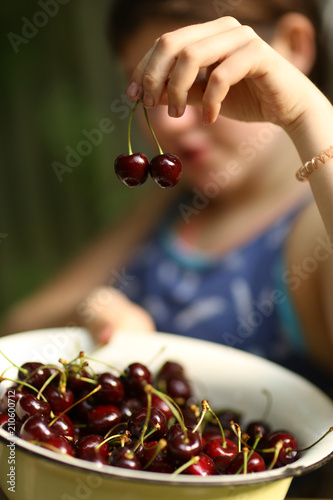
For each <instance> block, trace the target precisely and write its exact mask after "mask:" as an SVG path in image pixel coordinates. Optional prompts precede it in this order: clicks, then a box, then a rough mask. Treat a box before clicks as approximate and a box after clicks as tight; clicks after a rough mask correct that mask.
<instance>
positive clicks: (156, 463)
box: [137, 441, 175, 474]
mask: <svg viewBox="0 0 333 500" xmlns="http://www.w3.org/2000/svg"><path fill="white" fill-rule="evenodd" d="M158 445H159V442H158V441H145V442H144V443H143V446H142V447H141V449H140V451H139V452H137V454H138V457H139V460H140V462H141V465H142V467H143V468H144V469H145V470H148V471H150V472H161V473H164V474H171V473H172V472H173V471H174V470H175V466H174V465H173V464H172V462H171V460H170V459H169V457H168V456H167V454H166V452H165V450H160V451H159V452H158V453H157V454H156V448H157V446H158ZM165 445H166V442H165ZM148 464H149V465H148Z"/></svg>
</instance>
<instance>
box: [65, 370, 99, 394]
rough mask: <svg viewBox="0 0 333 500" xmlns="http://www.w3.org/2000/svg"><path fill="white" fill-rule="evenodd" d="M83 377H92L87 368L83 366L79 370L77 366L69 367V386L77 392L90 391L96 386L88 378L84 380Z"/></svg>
mask: <svg viewBox="0 0 333 500" xmlns="http://www.w3.org/2000/svg"><path fill="white" fill-rule="evenodd" d="M82 377H83V378H88V379H89V378H91V377H90V374H89V373H88V371H87V370H86V369H85V368H82V369H81V370H77V368H76V367H75V366H70V367H69V368H68V374H67V387H69V388H70V389H71V390H72V391H73V392H74V393H75V394H78V393H81V392H82V391H85V390H87V391H88V392H90V391H91V390H92V389H93V387H94V386H93V385H92V384H90V383H89V382H87V381H86V380H82Z"/></svg>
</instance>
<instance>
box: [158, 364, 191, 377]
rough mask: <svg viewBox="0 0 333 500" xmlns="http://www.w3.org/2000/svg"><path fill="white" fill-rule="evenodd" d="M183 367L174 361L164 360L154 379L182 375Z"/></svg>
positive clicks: (183, 374)
mask: <svg viewBox="0 0 333 500" xmlns="http://www.w3.org/2000/svg"><path fill="white" fill-rule="evenodd" d="M184 376H185V373H184V368H183V367H182V365H180V364H179V363H177V362H175V361H166V362H165V363H164V364H163V365H162V367H161V369H160V371H159V372H158V374H157V376H156V381H157V382H158V381H159V380H170V379H171V378H174V377H184Z"/></svg>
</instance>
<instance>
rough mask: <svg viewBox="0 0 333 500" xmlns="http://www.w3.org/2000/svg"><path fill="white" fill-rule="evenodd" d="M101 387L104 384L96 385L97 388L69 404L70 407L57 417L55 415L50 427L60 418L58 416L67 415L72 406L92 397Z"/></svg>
mask: <svg viewBox="0 0 333 500" xmlns="http://www.w3.org/2000/svg"><path fill="white" fill-rule="evenodd" d="M101 388H102V386H101V385H98V386H97V387H95V389H93V390H92V391H91V392H89V394H86V395H85V396H84V397H83V398H81V399H78V400H77V401H75V403H74V404H72V405H71V406H69V407H68V408H66V410H64V411H62V412H61V413H59V415H57V416H56V417H54V419H53V420H51V422H50V423H49V427H51V426H52V425H53V424H54V422H56V421H57V420H58V418H60V417H61V416H62V415H65V413H67V412H68V411H70V410H71V409H72V408H74V406H76V405H78V404H79V403H82V401H84V400H85V399H87V398H90V396H92V395H93V394H95V393H96V392H98V391H99V390H100V389H101Z"/></svg>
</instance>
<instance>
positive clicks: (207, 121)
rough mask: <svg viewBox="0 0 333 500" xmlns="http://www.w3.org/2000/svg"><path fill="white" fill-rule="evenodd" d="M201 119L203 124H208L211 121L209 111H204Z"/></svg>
mask: <svg viewBox="0 0 333 500" xmlns="http://www.w3.org/2000/svg"><path fill="white" fill-rule="evenodd" d="M202 121H203V122H204V124H205V125H209V124H210V123H211V121H212V118H211V116H210V113H209V112H208V111H205V112H204V114H203V117H202Z"/></svg>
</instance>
